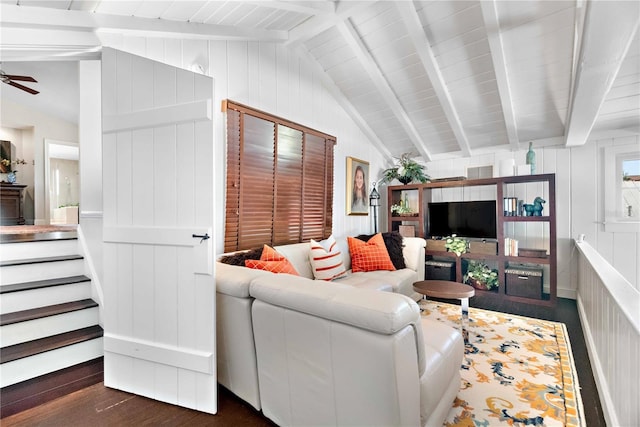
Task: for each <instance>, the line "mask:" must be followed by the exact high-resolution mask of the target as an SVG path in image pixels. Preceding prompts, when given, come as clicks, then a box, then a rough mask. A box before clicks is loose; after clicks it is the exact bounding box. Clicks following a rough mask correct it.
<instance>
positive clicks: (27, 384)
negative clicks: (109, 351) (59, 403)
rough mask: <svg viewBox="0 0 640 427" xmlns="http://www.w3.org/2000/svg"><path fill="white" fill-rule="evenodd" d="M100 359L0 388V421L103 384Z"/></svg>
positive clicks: (102, 366) (102, 362) (102, 369)
mask: <svg viewBox="0 0 640 427" xmlns="http://www.w3.org/2000/svg"><path fill="white" fill-rule="evenodd" d="M103 378H104V358H103V357H98V358H96V359H93V360H89V361H87V362H83V363H79V364H77V365H74V366H70V367H68V368H65V369H61V370H59V371H55V372H51V373H49V374H45V375H41V376H39V377H37V378H32V379H30V380H27V381H23V382H21V383H17V384H12V385H10V386H7V387H3V388H2V389H0V401H1V402H2V405H1V406H0V418H5V417H8V416H10V415H13V414H17V413H18V412H22V411H25V410H27V409H31V408H34V407H36V406H38V405H42V404H43V403H46V402H49V401H51V400H54V399H57V398H59V397H62V396H65V395H67V394H69V393H73V392H74V391H78V390H81V389H83V388H85V387H88V386H90V385H93V384H97V383H99V382H101V381H103Z"/></svg>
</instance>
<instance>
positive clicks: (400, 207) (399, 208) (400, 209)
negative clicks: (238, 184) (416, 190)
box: [391, 203, 413, 214]
mask: <svg viewBox="0 0 640 427" xmlns="http://www.w3.org/2000/svg"><path fill="white" fill-rule="evenodd" d="M391 212H394V213H396V214H410V213H413V211H412V210H411V208H410V207H409V206H405V205H404V203H398V204H396V205H391Z"/></svg>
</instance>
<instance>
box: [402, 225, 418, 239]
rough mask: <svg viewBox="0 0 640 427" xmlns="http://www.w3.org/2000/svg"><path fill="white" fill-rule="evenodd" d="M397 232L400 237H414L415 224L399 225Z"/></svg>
mask: <svg viewBox="0 0 640 427" xmlns="http://www.w3.org/2000/svg"><path fill="white" fill-rule="evenodd" d="M398 232H399V233H400V235H401V236H402V237H416V227H415V225H399V226H398Z"/></svg>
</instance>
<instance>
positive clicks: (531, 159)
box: [527, 141, 536, 175]
mask: <svg viewBox="0 0 640 427" xmlns="http://www.w3.org/2000/svg"><path fill="white" fill-rule="evenodd" d="M527 164H528V165H530V166H531V175H534V174H535V173H536V152H535V151H533V142H531V141H529V151H527Z"/></svg>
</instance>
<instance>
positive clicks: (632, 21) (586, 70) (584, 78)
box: [565, 1, 640, 147]
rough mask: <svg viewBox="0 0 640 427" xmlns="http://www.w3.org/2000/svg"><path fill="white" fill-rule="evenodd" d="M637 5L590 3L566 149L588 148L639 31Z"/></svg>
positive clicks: (569, 118)
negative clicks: (590, 136) (588, 140)
mask: <svg viewBox="0 0 640 427" xmlns="http://www.w3.org/2000/svg"><path fill="white" fill-rule="evenodd" d="M638 16H640V3H639V2H637V1H628V2H627V1H621V2H606V1H592V2H588V3H587V9H586V16H585V22H584V32H583V36H582V43H581V49H580V57H579V60H578V61H577V67H576V70H575V74H574V76H573V77H574V79H573V82H572V98H571V102H570V108H569V111H568V113H567V120H566V123H567V126H566V131H565V145H566V146H567V147H575V146H580V145H584V144H585V143H586V142H587V139H588V138H589V134H590V133H591V130H592V129H593V125H594V124H595V122H596V119H597V118H598V113H599V112H600V108H601V107H602V104H603V103H604V101H605V99H606V97H607V94H608V93H609V90H610V89H611V86H612V85H613V82H614V81H615V79H616V76H617V75H618V71H620V67H621V66H622V62H623V61H624V58H625V56H626V55H627V52H628V51H629V47H630V46H631V42H632V41H633V38H634V37H635V34H636V33H637V31H638V25H639V22H640V20H638Z"/></svg>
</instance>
